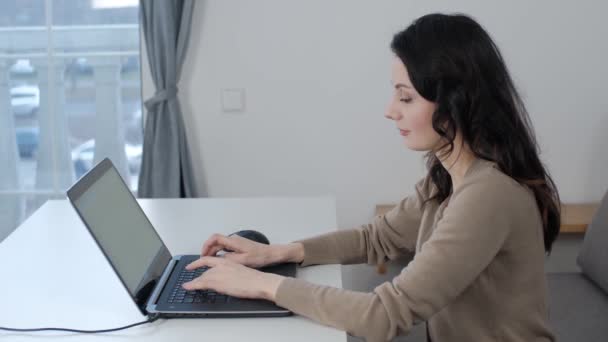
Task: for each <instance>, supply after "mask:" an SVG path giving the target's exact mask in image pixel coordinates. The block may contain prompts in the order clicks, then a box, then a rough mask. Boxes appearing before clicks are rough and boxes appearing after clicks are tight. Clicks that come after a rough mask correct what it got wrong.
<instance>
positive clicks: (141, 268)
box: [68, 159, 171, 312]
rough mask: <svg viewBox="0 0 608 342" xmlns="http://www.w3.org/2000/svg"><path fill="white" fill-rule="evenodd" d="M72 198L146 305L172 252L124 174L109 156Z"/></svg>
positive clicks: (132, 290) (126, 282) (139, 301)
mask: <svg viewBox="0 0 608 342" xmlns="http://www.w3.org/2000/svg"><path fill="white" fill-rule="evenodd" d="M68 197H69V198H70V201H71V202H72V205H73V206H74V208H75V209H76V211H77V212H78V214H79V215H80V217H81V218H82V220H83V222H84V223H85V225H86V226H87V228H88V229H89V231H90V232H91V234H92V235H93V237H94V239H95V240H96V241H97V244H98V245H99V247H100V248H101V250H102V251H103V253H104V254H105V255H106V257H107V259H108V261H109V262H110V263H111V264H112V266H113V268H114V270H115V271H116V273H117V274H118V276H119V277H120V279H121V280H122V282H123V284H124V285H125V287H126V288H127V290H128V291H129V293H130V294H131V297H133V299H134V300H135V301H136V303H137V304H138V306H140V309H142V307H143V305H144V304H145V300H147V297H148V295H149V293H150V290H151V289H152V288H153V287H154V285H155V284H156V282H157V281H158V278H160V276H161V274H162V272H163V270H164V268H165V267H166V265H167V264H168V262H169V260H170V259H171V255H170V254H169V251H168V250H167V248H166V247H165V245H164V243H163V242H162V240H161V239H160V237H159V236H158V234H157V233H156V231H155V230H154V227H152V224H151V223H150V221H149V220H148V218H147V217H146V215H145V214H144V212H143V211H142V210H141V208H140V207H139V204H138V203H137V201H136V200H135V198H134V196H133V195H132V194H131V192H130V190H129V189H128V188H127V186H126V184H125V183H124V182H123V180H122V178H121V177H120V175H119V173H118V172H117V171H116V169H115V168H114V166H113V165H112V163H111V162H110V161H109V160H108V159H105V160H104V161H102V162H101V163H99V164H98V165H97V166H96V167H95V168H94V169H93V170H91V171H90V172H89V173H87V175H85V176H84V177H83V178H82V179H80V180H79V181H78V182H77V183H76V184H75V185H74V186H73V187H72V188H71V189H70V190H69V191H68ZM142 312H143V310H142Z"/></svg>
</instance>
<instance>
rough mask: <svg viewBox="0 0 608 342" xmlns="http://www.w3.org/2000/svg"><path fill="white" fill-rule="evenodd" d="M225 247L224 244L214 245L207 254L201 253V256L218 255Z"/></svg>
mask: <svg viewBox="0 0 608 342" xmlns="http://www.w3.org/2000/svg"><path fill="white" fill-rule="evenodd" d="M223 249H224V248H223V247H222V246H213V247H211V249H210V250H209V251H208V252H207V254H204V255H201V256H216V255H217V252H219V251H221V250H223Z"/></svg>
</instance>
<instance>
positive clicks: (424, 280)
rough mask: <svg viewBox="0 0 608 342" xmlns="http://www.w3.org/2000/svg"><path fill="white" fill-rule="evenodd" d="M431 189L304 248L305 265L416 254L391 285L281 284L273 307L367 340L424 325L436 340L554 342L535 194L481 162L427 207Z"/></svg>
mask: <svg viewBox="0 0 608 342" xmlns="http://www.w3.org/2000/svg"><path fill="white" fill-rule="evenodd" d="M433 191H436V189H434V187H433V186H432V185H431V184H430V182H428V181H426V180H422V181H420V182H419V183H418V184H416V194H415V195H413V196H409V197H407V198H405V199H404V200H402V201H401V202H400V203H399V205H398V206H396V207H395V208H394V209H393V210H391V211H390V212H388V213H387V214H386V215H383V216H377V217H376V218H375V219H374V221H373V222H372V223H371V224H368V225H365V226H363V227H361V228H358V229H351V230H342V231H337V232H333V233H329V234H325V235H321V236H318V237H315V238H311V239H307V240H303V241H300V242H302V243H303V245H304V251H305V258H304V261H303V263H302V265H303V266H306V265H313V264H330V263H340V264H353V263H364V262H367V263H368V264H377V263H379V262H382V261H384V260H386V259H391V260H392V259H395V258H397V257H399V256H400V255H402V254H403V253H405V252H408V251H412V250H415V252H416V254H415V257H414V259H413V260H412V261H411V262H410V264H409V265H408V266H407V267H405V268H404V269H403V271H402V272H401V274H400V275H399V276H397V277H395V278H394V279H393V281H391V282H386V283H383V284H382V285H380V286H378V287H376V288H375V289H374V291H373V292H372V293H361V292H354V291H348V290H343V289H337V288H331V287H327V286H318V285H314V284H311V283H308V282H305V281H303V280H300V279H292V278H287V279H285V280H283V281H282V282H281V284H280V286H279V289H278V291H277V294H276V302H277V304H278V305H280V306H282V307H285V308H287V309H290V310H292V311H293V312H295V313H297V314H300V315H303V316H307V317H309V318H311V319H313V320H315V321H317V322H319V323H322V324H325V325H329V326H332V327H336V328H338V329H341V330H344V331H346V332H348V333H350V334H352V335H355V336H362V337H365V338H366V339H367V341H368V342H375V341H387V340H391V339H392V338H393V337H395V336H397V335H404V334H407V333H408V332H409V331H410V329H411V328H412V326H413V325H414V324H418V323H421V322H425V321H427V322H428V327H429V332H430V337H431V339H432V340H433V341H434V342H438V341H439V342H447V341H522V342H523V341H526V342H532V341H554V337H553V335H552V333H551V331H550V329H549V327H548V322H547V304H546V283H545V273H544V258H545V254H544V248H543V234H542V223H541V217H540V214H539V211H538V207H537V205H536V202H535V200H534V196H533V194H532V192H531V191H530V190H529V189H528V188H526V187H524V186H522V185H520V184H519V183H517V182H516V181H514V180H513V179H512V178H510V177H508V176H506V175H505V174H503V173H502V172H500V171H499V170H498V168H497V167H496V166H495V164H494V163H492V162H488V161H485V160H476V161H475V162H474V163H473V164H472V165H471V167H470V168H469V170H468V171H467V173H466V175H465V177H464V181H463V184H462V186H460V188H458V189H456V191H455V192H454V193H453V194H452V195H451V196H450V197H449V198H448V199H446V201H444V202H443V203H441V204H439V203H437V201H432V202H427V203H426V204H425V205H423V204H422V202H423V201H424V199H425V198H428V197H429V196H430V195H432V194H433ZM448 202H449V205H448Z"/></svg>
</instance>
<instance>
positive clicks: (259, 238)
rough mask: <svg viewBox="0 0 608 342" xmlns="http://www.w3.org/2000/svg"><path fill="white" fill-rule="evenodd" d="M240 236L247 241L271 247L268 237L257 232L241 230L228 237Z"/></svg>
mask: <svg viewBox="0 0 608 342" xmlns="http://www.w3.org/2000/svg"><path fill="white" fill-rule="evenodd" d="M232 235H238V236H240V237H244V238H245V239H249V240H251V241H255V242H259V243H263V244H265V245H269V244H270V241H269V240H268V238H267V237H266V235H264V234H262V233H260V232H258V231H257V230H239V231H238V232H234V233H232V234H230V235H228V236H232Z"/></svg>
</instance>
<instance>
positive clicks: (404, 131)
mask: <svg viewBox="0 0 608 342" xmlns="http://www.w3.org/2000/svg"><path fill="white" fill-rule="evenodd" d="M399 133H401V135H403V136H404V137H405V136H407V135H408V134H410V131H408V130H407V129H400V130H399Z"/></svg>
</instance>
